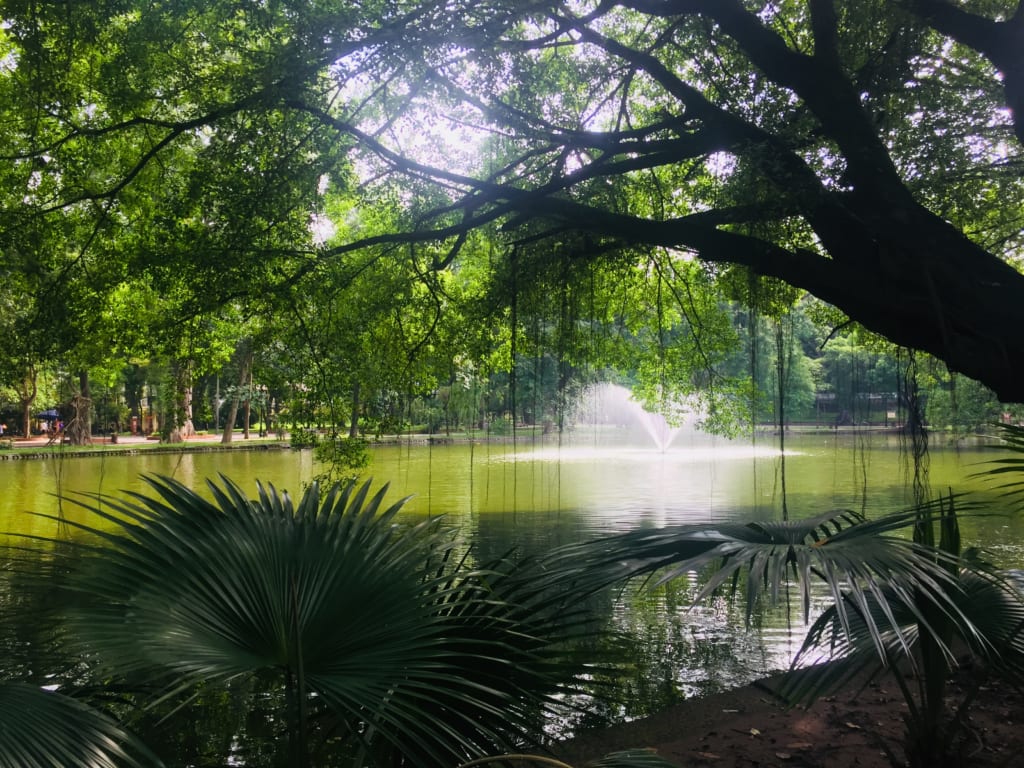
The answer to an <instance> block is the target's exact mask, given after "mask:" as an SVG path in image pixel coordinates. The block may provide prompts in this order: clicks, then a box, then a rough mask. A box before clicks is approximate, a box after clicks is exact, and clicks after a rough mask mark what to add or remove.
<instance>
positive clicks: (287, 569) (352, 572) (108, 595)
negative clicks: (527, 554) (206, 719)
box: [69, 478, 592, 766]
mask: <svg viewBox="0 0 1024 768" xmlns="http://www.w3.org/2000/svg"><path fill="white" fill-rule="evenodd" d="M149 482H150V485H151V486H152V488H153V490H154V491H155V492H156V494H157V495H156V496H155V497H149V496H143V495H141V494H135V495H133V496H132V497H131V499H129V500H122V501H113V502H107V503H105V504H104V506H102V507H101V506H99V505H96V506H91V507H90V509H91V511H92V512H93V514H94V515H95V520H96V523H95V524H94V525H93V524H90V525H80V526H79V527H80V528H82V529H83V530H85V531H87V532H89V533H91V534H93V535H94V536H95V540H94V543H83V544H81V545H80V546H78V547H76V549H77V550H78V554H80V555H81V556H82V562H81V563H80V564H78V565H76V566H75V567H74V569H73V576H72V578H71V579H70V581H69V583H71V584H73V586H72V587H71V589H73V590H74V591H75V592H76V593H77V594H78V596H79V602H80V603H81V607H80V608H78V609H76V610H75V611H73V612H72V614H71V617H70V623H69V629H70V635H71V638H72V639H71V641H70V642H71V644H72V650H74V651H76V652H77V653H79V654H80V655H81V656H82V657H83V658H90V659H95V662H96V664H97V665H98V666H97V669H96V673H97V674H101V675H103V676H104V677H108V676H109V677H111V678H112V679H115V680H121V681H123V682H124V684H125V685H127V686H128V688H129V689H139V687H140V686H142V687H145V688H151V687H152V686H154V685H155V686H157V687H158V688H157V690H158V691H159V693H158V694H157V695H156V697H155V698H154V699H153V703H157V702H161V701H181V697H183V696H187V695H188V694H189V693H190V692H191V691H193V690H194V689H196V688H197V686H199V685H200V684H203V685H206V686H211V685H212V686H216V685H226V684H228V683H231V682H232V681H235V680H241V679H248V678H251V677H253V676H255V675H260V676H262V677H264V678H269V679H271V680H276V685H277V686H279V687H280V690H282V691H284V692H285V700H286V701H287V702H288V703H287V711H285V712H282V713H281V716H282V718H283V722H284V723H285V724H286V727H287V730H288V732H289V734H290V743H291V750H292V751H291V758H290V759H291V760H292V764H295V765H305V764H307V761H308V760H309V759H310V755H311V752H312V750H313V748H314V744H313V738H312V733H313V729H312V727H311V723H312V722H313V719H314V718H317V719H320V718H324V717H327V718H332V719H336V720H337V721H338V722H339V723H342V724H343V725H342V726H340V733H342V734H345V736H344V737H343V738H344V739H347V740H348V741H349V743H350V748H351V749H352V750H355V751H356V752H357V753H361V754H364V755H365V759H366V760H367V761H369V762H371V763H372V762H374V761H377V760H380V761H385V762H387V761H388V760H390V759H391V758H389V757H387V756H388V755H394V754H399V755H402V757H403V759H404V760H406V761H407V762H408V764H410V765H424V766H430V765H438V764H444V763H446V762H449V763H451V762H456V761H457V758H459V757H463V756H466V755H481V754H489V753H494V752H495V751H496V750H499V749H503V748H504V749H507V748H508V747H510V746H511V745H512V744H514V743H517V742H518V741H520V740H522V739H528V738H529V735H530V734H531V733H534V732H535V728H536V723H537V718H538V716H539V714H540V712H541V711H543V710H544V709H545V708H546V707H548V706H550V705H552V704H553V703H554V701H555V699H554V698H551V697H553V696H554V695H555V694H556V693H558V692H559V691H561V690H567V689H566V686H568V685H570V684H571V682H572V679H573V674H574V671H575V670H577V669H578V660H576V659H574V657H573V654H572V653H571V652H570V649H569V648H568V646H567V643H569V642H570V641H571V640H572V639H574V638H576V637H578V636H581V635H582V634H583V633H584V632H585V631H589V630H591V629H592V626H591V624H590V621H589V615H588V614H587V613H586V612H585V611H584V610H583V609H582V608H580V607H579V605H578V596H579V594H580V592H579V591H573V588H572V587H571V584H570V582H569V579H570V578H571V577H572V576H573V574H575V572H576V567H577V566H576V564H575V563H571V562H570V561H567V560H562V561H560V560H558V559H557V558H551V559H549V560H546V561H544V562H539V561H538V562H532V561H530V562H516V561H514V560H513V559H511V558H501V559H499V560H496V561H494V562H492V563H488V564H483V565H481V566H475V565H473V564H472V563H471V561H470V560H469V559H468V558H465V557H462V556H460V555H458V554H457V551H458V548H459V547H460V546H461V545H460V544H459V543H458V541H457V539H456V538H455V537H454V536H453V535H452V533H451V531H449V530H447V529H445V528H444V527H442V526H441V524H440V523H439V521H437V520H428V521H426V522H423V523H420V524H417V525H413V526H404V525H399V524H398V523H397V522H396V519H395V515H396V514H397V512H398V511H399V509H400V508H401V506H402V503H403V502H402V501H399V502H397V503H394V504H391V505H385V504H384V495H385V493H386V487H385V488H382V489H381V490H379V491H378V492H376V493H375V494H372V495H371V493H370V485H369V483H367V484H365V485H363V486H362V487H359V488H357V487H356V486H355V485H348V486H345V487H340V486H334V487H332V488H330V489H328V490H327V491H325V492H321V490H320V488H319V487H318V486H316V485H313V486H312V487H311V488H309V489H308V490H307V491H306V493H304V494H303V496H302V497H301V499H299V500H298V501H294V500H293V499H292V498H291V497H290V496H289V495H288V494H286V493H278V492H277V491H276V490H275V489H273V488H262V487H261V488H260V491H259V496H258V498H256V499H251V500H250V499H247V498H246V497H245V495H244V494H243V493H242V491H241V490H240V489H239V488H238V487H237V486H235V485H233V484H231V483H230V482H229V481H228V480H226V479H222V484H221V485H216V484H213V483H210V484H209V491H210V493H211V495H212V497H213V500H212V501H210V500H207V499H205V498H203V497H201V496H200V495H199V494H197V493H196V492H194V491H191V490H189V489H188V488H186V487H185V486H183V485H181V484H180V483H178V482H176V481H174V480H171V479H168V478H150V480H149ZM104 501H105V502H106V501H107V500H104ZM83 503H84V502H83ZM181 706H187V703H182V704H181Z"/></svg>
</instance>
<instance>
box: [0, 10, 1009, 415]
mask: <svg viewBox="0 0 1024 768" xmlns="http://www.w3.org/2000/svg"><path fill="white" fill-rule="evenodd" d="M1022 19H1024V10H1022V5H1021V4H1020V3H1019V2H1015V1H1014V0H987V1H986V2H982V1H981V0H978V1H977V2H971V3H968V4H966V5H962V6H961V5H955V6H954V5H953V4H951V3H949V2H945V1H944V0H902V2H898V3H893V2H888V1H886V0H868V2H863V1H862V0H805V1H803V2H801V1H800V0H785V1H784V2H772V3H768V2H760V1H758V0H721V1H719V0H624V1H623V2H613V1H611V0H604V1H602V2H598V1H597V0H592V1H591V2H583V3H577V2H572V3H570V2H564V3H558V2H545V3H540V2H536V3H534V2H531V3H522V2H512V1H511V0H457V1H456V2H440V0H435V1H433V2H426V3H422V2H397V3H364V4H359V5H351V4H338V5H336V6H332V5H326V4H316V5H313V6H310V5H308V4H305V3H297V2H282V3H275V4H269V5H265V6H258V7H253V8H247V9H245V10H241V9H237V8H236V7H235V6H233V5H230V4H229V3H227V2H226V0H225V1H224V2H220V1H218V2H211V3H208V4H204V5H203V6H202V7H199V6H195V5H181V4H174V3H150V4H141V3H140V4H137V5H134V4H131V3H129V4H127V5H125V4H124V3H120V2H99V3H91V4H75V5H73V6H71V7H63V6H62V7H59V8H58V7H56V6H43V7H38V6H35V5H31V4H29V5H24V6H22V5H10V6H8V7H6V8H5V21H6V25H5V27H4V28H3V32H2V36H3V37H2V42H3V48H4V50H5V51H6V55H5V59H4V62H5V64H4V68H3V70H2V74H0V95H2V96H3V97H4V98H3V101H4V104H5V106H4V110H5V114H6V115H8V116H9V117H10V119H9V120H8V121H6V122H5V126H6V127H5V129H4V138H5V140H6V143H5V146H6V147H7V149H6V150H5V154H4V156H3V158H2V160H3V165H4V167H3V168H2V169H0V175H2V176H3V178H4V179H5V180H6V181H7V182H8V183H7V192H6V194H5V195H4V197H3V210H4V213H5V215H7V216H8V218H7V219H6V221H5V224H4V231H3V240H4V242H5V243H6V244H7V245H8V246H10V245H11V244H13V243H16V242H19V241H20V242H32V239H31V237H30V236H32V237H36V238H37V239H38V238H39V237H40V234H39V233H42V232H47V231H50V228H51V225H54V224H60V225H61V226H62V227H63V228H65V229H67V230H68V236H67V237H64V241H65V245H66V244H67V243H68V242H70V243H71V244H72V245H73V247H71V248H68V249H67V250H66V251H64V252H66V253H71V254H76V256H75V258H74V259H69V260H62V261H61V264H63V265H64V267H65V268H66V270H71V271H81V272H82V274H83V275H90V274H92V273H91V272H89V271H87V270H86V268H87V267H92V268H95V266H96V265H97V264H98V262H97V261H96V260H95V259H90V258H88V257H89V256H90V255H94V254H95V252H96V251H97V249H101V248H102V244H103V243H104V242H105V241H108V240H110V239H111V237H112V233H113V232H115V231H117V230H118V229H123V228H126V227H127V228H129V229H130V230H131V231H132V232H133V233H134V235H135V236H136V237H137V238H138V247H137V248H134V249H131V251H130V252H131V253H132V254H134V255H133V257H132V258H133V260H132V262H131V263H132V265H133V266H145V267H146V268H147V269H150V270H151V272H152V275H153V279H154V280H157V281H159V276H167V275H169V274H172V275H176V276H187V277H188V279H189V281H190V285H192V286H193V287H194V288H195V289H196V292H195V296H196V297H197V298H196V304H197V305H198V304H204V303H205V304H207V305H208V304H209V303H215V302H222V301H229V300H234V299H238V298H240V297H243V296H244V297H246V298H252V297H253V296H255V295H257V292H259V291H266V290H268V289H274V287H275V286H277V287H281V286H287V285H290V284H293V283H294V281H295V280H297V279H299V278H301V277H302V276H303V275H306V274H310V273H313V272H315V271H316V270H317V269H318V265H319V264H320V263H322V262H323V261H324V260H331V261H342V262H344V261H345V259H346V258H348V256H349V254H352V253H355V252H357V251H364V250H366V249H368V248H373V247H376V246H380V245H382V244H403V243H404V244H410V243H411V244H427V243H429V244H431V247H432V249H433V251H434V253H435V254H436V255H435V257H434V258H433V259H432V261H431V262H430V269H432V270H440V269H446V268H451V267H453V266H454V265H456V264H457V262H458V256H459V254H460V252H461V249H462V248H463V246H464V245H465V243H466V241H467V236H468V233H470V232H472V231H474V230H476V229H480V228H494V229H493V231H495V232H496V233H497V235H498V236H499V237H500V238H501V239H502V241H503V242H502V245H503V247H502V248H500V250H499V251H498V252H497V253H496V254H495V256H496V259H495V260H496V262H500V261H501V260H504V259H508V258H511V257H512V253H513V252H515V251H516V249H517V247H518V248H520V249H521V248H522V247H523V246H525V245H530V246H531V247H532V248H533V249H535V250H536V251H538V252H539V253H541V254H543V253H544V252H546V253H547V254H548V258H549V259H551V260H555V259H562V258H565V254H564V252H563V251H564V248H565V247H568V249H569V252H570V254H571V258H572V259H575V260H583V261H587V260H603V261H605V260H615V259H622V260H626V261H629V260H634V261H635V260H636V258H637V255H638V254H641V258H646V255H647V254H649V253H650V252H651V251H661V252H662V253H673V252H674V253H683V254H685V255H686V256H687V257H691V258H692V257H694V256H696V257H698V258H699V259H700V261H701V263H702V264H703V265H705V267H704V268H705V269H706V271H707V273H708V275H709V278H710V280H711V282H712V283H714V282H715V281H717V280H718V279H719V278H720V277H721V276H722V275H723V274H725V273H727V272H729V271H730V270H731V269H732V268H733V267H735V266H742V267H745V268H748V269H750V270H751V271H753V272H754V273H756V274H758V275H765V276H772V277H776V278H779V279H781V280H783V281H785V282H788V283H790V284H791V285H793V286H797V287H798V288H800V289H802V290H806V291H809V292H811V293H813V294H814V295H816V296H818V297H819V298H821V299H823V300H825V301H828V302H830V303H832V304H834V305H835V306H837V307H839V308H840V309H842V310H843V311H844V312H845V313H846V315H847V316H848V317H849V318H852V319H854V320H856V321H858V322H859V323H861V324H863V325H864V326H865V327H867V328H869V329H871V330H873V331H875V332H877V333H879V334H881V335H883V336H885V337H886V338H888V339H890V340H892V341H893V342H895V343H897V344H900V345H904V346H909V347H913V348H917V349H922V350H925V351H928V352H929V353H931V354H932V355H934V356H935V357H937V358H939V359H941V360H943V361H944V362H946V364H947V365H948V366H949V368H950V369H951V370H953V371H956V372H959V373H962V374H965V375H968V376H970V377H972V378H975V379H978V380H979V381H981V382H983V383H985V384H986V385H987V386H989V387H990V388H991V389H993V390H994V391H995V392H996V394H997V396H998V397H999V398H1001V399H1002V400H1007V401H1008V400H1021V399H1024V381H1022V380H1021V378H1020V377H1019V376H1018V375H1017V373H1016V361H1017V360H1018V359H1020V358H1021V353H1022V352H1024V349H1022V347H1024V340H1022V339H1021V338H1020V335H1019V334H1018V333H1017V332H1016V330H1015V329H1016V328H1018V327H1020V325H1021V320H1022V319H1024V318H1022V314H1024V301H1022V300H1021V299H1022V297H1024V278H1022V277H1021V275H1020V273H1019V271H1018V269H1017V268H1016V267H1015V266H1014V263H1013V259H1014V258H1016V257H1017V256H1019V250H1020V247H1021V226H1020V222H1021V201H1022V189H1024V188H1022V182H1021V175H1020V173H1019V165H1020V152H1021V143H1020V132H1021V131H1020V128H1019V124H1020V121H1021V115H1020V92H1021V86H1020V81H1021V74H1020V71H1021V68H1020V59H1021V56H1020V54H1019V53H1017V52H1016V48H1015V46H1014V45H1013V44H1012V41H1014V40H1016V39H1018V38H1019V32H1020V29H1021V27H1022V24H1024V21H1022ZM486 135H490V136H491V137H493V138H492V140H491V141H489V142H485V141H484V140H483V137H484V136H486ZM353 147H358V150H359V151H358V152H355V151H354V150H353ZM349 157H352V158H354V159H355V161H356V163H357V165H356V167H357V168H358V169H359V176H360V178H361V180H362V181H363V187H362V188H361V194H363V196H364V204H365V205H368V206H369V205H373V203H374V196H375V195H376V194H377V192H378V191H379V190H380V189H382V188H385V189H387V190H394V189H395V188H396V185H398V184H400V186H401V190H402V191H401V195H400V197H399V198H398V199H397V202H398V203H399V204H400V205H401V206H402V207H403V209H405V211H406V216H405V217H404V219H403V224H402V227H401V229H400V230H398V231H369V232H364V233H359V232H352V233H350V236H349V237H348V239H347V240H346V241H344V242H331V243H324V244H321V245H319V246H316V245H315V244H314V243H313V242H312V241H311V239H310V238H309V237H308V234H309V233H308V231H306V230H307V229H308V224H309V221H310V218H311V217H312V216H314V215H316V214H317V210H316V206H315V205H314V203H313V201H314V200H315V197H316V195H315V188H316V186H317V184H318V183H319V180H320V179H322V178H323V177H324V176H325V175H326V176H332V174H333V175H335V176H337V175H338V172H339V169H340V168H341V167H342V166H345V163H346V159H347V158H349ZM382 185H384V186H383V187H382ZM26 193H27V194H26ZM386 200H388V201H394V200H395V198H394V197H391V196H389V197H387V198H386ZM57 240H60V238H57ZM186 245H188V246H191V247H182V246H186ZM560 248H562V251H560V250H559V249H560ZM103 252H104V253H111V252H112V249H107V250H105V251H103ZM115 260H116V259H115ZM28 266H29V262H22V263H21V265H20V266H19V268H27V267H28ZM200 287H205V291H203V292H200V291H199V288H200ZM200 296H202V298H201V299H200V298H199V297H200ZM197 308H198V307H197V306H194V307H193V309H197Z"/></svg>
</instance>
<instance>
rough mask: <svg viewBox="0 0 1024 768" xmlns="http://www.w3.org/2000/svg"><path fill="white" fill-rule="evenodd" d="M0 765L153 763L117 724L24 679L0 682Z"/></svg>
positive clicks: (116, 767) (121, 766)
mask: <svg viewBox="0 0 1024 768" xmlns="http://www.w3.org/2000/svg"><path fill="white" fill-rule="evenodd" d="M0 723H2V725H0V765H2V766H11V768H14V766H17V768H51V766H55V765H69V766H70V765H88V766H95V768H131V767H133V766H139V767H140V768H141V767H142V766H158V765H161V763H160V761H159V760H158V759H157V758H156V757H155V756H154V755H152V754H151V753H150V752H148V751H147V750H146V748H145V747H144V746H143V745H142V744H141V743H140V742H139V741H138V740H137V739H136V738H135V737H133V736H132V735H130V734H129V733H128V732H127V731H125V730H124V729H123V728H121V726H119V725H118V724H117V723H116V722H114V721H113V720H112V719H111V718H109V717H108V716H106V715H105V714H103V713H101V712H99V711H97V710H95V709H91V708H90V707H88V706H87V705H85V704H83V703H82V702H80V701H78V700H76V699H73V698H70V697H68V696H64V695H62V694H59V693H53V692H50V691H46V690H43V689H42V688H38V687H36V686H32V685H29V684H27V683H19V682H2V683H0Z"/></svg>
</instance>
